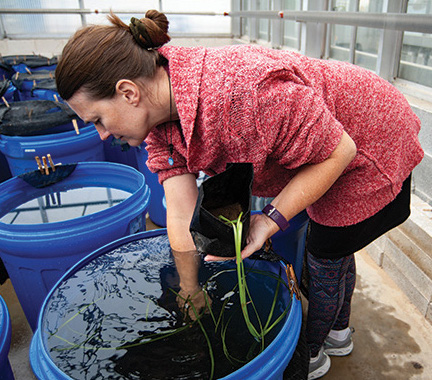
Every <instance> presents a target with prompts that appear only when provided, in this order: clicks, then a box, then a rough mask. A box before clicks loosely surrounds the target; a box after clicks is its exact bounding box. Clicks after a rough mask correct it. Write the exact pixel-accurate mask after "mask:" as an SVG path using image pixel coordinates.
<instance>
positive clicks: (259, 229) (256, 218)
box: [204, 214, 279, 261]
mask: <svg viewBox="0 0 432 380" xmlns="http://www.w3.org/2000/svg"><path fill="white" fill-rule="evenodd" d="M278 230H279V227H278V226H277V225H276V223H275V222H273V221H272V220H271V219H270V218H269V217H268V216H266V215H263V214H255V215H252V216H251V220H250V228H249V234H248V236H247V238H246V243H247V245H246V247H244V249H243V250H242V252H241V255H242V259H245V258H246V257H249V256H250V255H252V254H253V253H254V252H256V251H258V250H260V249H261V247H262V246H263V245H264V243H265V242H266V240H267V239H268V238H269V237H271V236H272V235H273V234H274V233H276V232H277V231H278ZM233 259H235V257H219V256H212V255H207V256H206V257H205V258H204V260H205V261H222V260H233Z"/></svg>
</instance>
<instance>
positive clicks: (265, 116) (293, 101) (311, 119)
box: [257, 76, 343, 169]
mask: <svg viewBox="0 0 432 380" xmlns="http://www.w3.org/2000/svg"><path fill="white" fill-rule="evenodd" d="M257 114H258V126H257V128H258V131H259V134H260V135H261V139H262V144H263V146H264V148H265V149H266V151H267V154H269V155H270V156H271V158H272V159H274V160H276V161H277V162H278V163H279V164H280V165H282V166H283V167H285V168H286V169H296V168H298V167H300V166H302V165H304V164H316V163H319V162H322V161H324V160H325V159H326V158H327V157H328V156H329V155H330V154H331V153H332V152H333V150H334V149H335V148H336V146H337V145H338V144H339V141H340V139H341V137H342V133H343V127H342V125H341V124H340V123H339V122H338V121H337V120H336V119H335V117H334V116H333V115H332V113H331V112H330V110H329V109H328V108H327V106H326V104H325V102H324V100H323V98H322V97H321V96H320V95H318V94H317V93H316V92H315V91H314V90H313V89H312V88H310V87H307V86H305V85H301V84H296V83H293V82H290V81H286V80H284V79H283V78H280V77H279V76H275V77H272V78H269V79H267V80H266V81H265V82H263V83H262V84H261V86H260V87H259V90H258V113H257Z"/></svg>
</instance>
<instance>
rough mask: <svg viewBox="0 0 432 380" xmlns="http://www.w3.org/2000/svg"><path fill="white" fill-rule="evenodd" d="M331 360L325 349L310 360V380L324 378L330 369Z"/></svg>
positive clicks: (322, 348)
mask: <svg viewBox="0 0 432 380" xmlns="http://www.w3.org/2000/svg"><path fill="white" fill-rule="evenodd" d="M330 364H331V361H330V358H329V357H328V355H327V354H326V353H325V352H324V347H321V349H320V350H319V352H318V355H317V356H316V357H314V358H311V359H310V362H309V374H308V380H313V379H318V378H320V377H321V376H324V375H325V374H326V373H327V372H328V371H329V369H330Z"/></svg>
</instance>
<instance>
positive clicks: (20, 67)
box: [12, 63, 57, 73]
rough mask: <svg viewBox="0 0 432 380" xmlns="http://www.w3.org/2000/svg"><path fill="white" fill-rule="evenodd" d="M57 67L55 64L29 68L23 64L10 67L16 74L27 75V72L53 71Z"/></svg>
mask: <svg viewBox="0 0 432 380" xmlns="http://www.w3.org/2000/svg"><path fill="white" fill-rule="evenodd" d="M56 67H57V64H54V65H43V66H33V67H31V66H29V65H26V64H25V63H19V64H18V65H12V68H13V70H14V71H15V72H17V73H28V71H27V70H30V71H31V72H34V71H53V72H54V71H55V69H56Z"/></svg>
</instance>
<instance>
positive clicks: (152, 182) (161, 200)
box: [135, 143, 166, 227]
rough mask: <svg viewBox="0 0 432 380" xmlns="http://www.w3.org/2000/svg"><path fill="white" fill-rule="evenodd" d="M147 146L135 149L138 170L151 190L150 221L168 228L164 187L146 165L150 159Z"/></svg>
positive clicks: (143, 145) (142, 145)
mask: <svg viewBox="0 0 432 380" xmlns="http://www.w3.org/2000/svg"><path fill="white" fill-rule="evenodd" d="M145 147H146V144H145V143H142V144H141V145H140V147H139V148H136V149H135V153H136V160H137V164H138V170H139V171H140V172H141V173H143V174H144V176H145V177H146V181H147V183H148V185H149V186H150V189H151V199H150V206H149V218H150V220H151V221H152V222H153V223H155V224H156V225H158V226H160V227H166V201H165V192H164V188H163V186H162V185H161V184H160V183H159V180H158V175H157V174H156V173H152V172H151V171H150V170H149V168H148V167H147V165H146V161H147V159H148V154H147V150H146V149H145Z"/></svg>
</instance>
